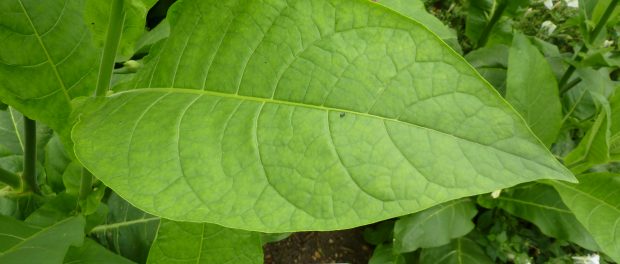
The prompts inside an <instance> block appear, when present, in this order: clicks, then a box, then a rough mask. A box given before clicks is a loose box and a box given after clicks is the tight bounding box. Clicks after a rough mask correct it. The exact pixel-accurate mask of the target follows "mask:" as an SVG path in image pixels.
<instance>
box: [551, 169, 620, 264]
mask: <svg viewBox="0 0 620 264" xmlns="http://www.w3.org/2000/svg"><path fill="white" fill-rule="evenodd" d="M577 179H578V180H579V184H571V183H564V182H559V181H556V182H554V187H555V188H556V190H558V192H559V193H560V196H561V197H562V200H563V201H564V203H565V204H566V206H568V208H570V210H571V211H572V212H573V213H574V214H575V216H576V217H577V220H579V222H581V224H583V226H584V227H585V228H586V229H587V230H588V231H589V232H590V234H591V235H592V237H594V240H595V241H596V242H597V243H598V245H599V246H600V247H601V249H602V250H603V252H605V254H607V255H609V256H610V257H611V258H612V259H613V260H615V261H620V225H619V224H618V223H620V196H619V195H618V190H620V174H612V173H593V174H584V175H581V176H579V177H578V178H577Z"/></svg>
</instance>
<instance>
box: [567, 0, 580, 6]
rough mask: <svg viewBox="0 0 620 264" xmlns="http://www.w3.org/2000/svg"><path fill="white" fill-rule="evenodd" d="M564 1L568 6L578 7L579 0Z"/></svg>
mask: <svg viewBox="0 0 620 264" xmlns="http://www.w3.org/2000/svg"><path fill="white" fill-rule="evenodd" d="M564 2H566V6H568V7H573V8H578V7H579V0H564Z"/></svg>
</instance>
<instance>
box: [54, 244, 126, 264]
mask: <svg viewBox="0 0 620 264" xmlns="http://www.w3.org/2000/svg"><path fill="white" fill-rule="evenodd" d="M63 263H64V264H82V263H83V264H131V263H134V262H132V261H130V260H128V259H126V258H123V257H121V256H119V255H116V254H114V253H112V252H110V251H108V250H107V249H105V248H104V247H102V246H101V245H99V244H97V242H95V241H93V240H91V239H86V240H84V244H83V245H82V246H81V247H71V248H69V251H68V252H67V255H66V256H65V260H64V262H63Z"/></svg>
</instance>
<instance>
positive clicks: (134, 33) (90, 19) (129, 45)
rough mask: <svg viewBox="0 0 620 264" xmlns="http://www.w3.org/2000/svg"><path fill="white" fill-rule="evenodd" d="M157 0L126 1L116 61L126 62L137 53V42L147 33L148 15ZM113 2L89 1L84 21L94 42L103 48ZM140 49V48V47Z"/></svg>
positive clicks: (124, 2)
mask: <svg viewBox="0 0 620 264" xmlns="http://www.w3.org/2000/svg"><path fill="white" fill-rule="evenodd" d="M156 2H157V0H124V1H123V4H124V11H125V16H124V20H123V30H122V31H123V32H122V34H121V40H120V43H119V47H118V51H117V55H116V61H117V62H120V61H126V60H129V59H130V58H131V56H132V55H133V54H134V53H135V51H136V50H135V49H134V48H135V47H136V42H137V41H138V39H140V37H141V36H142V35H143V34H144V33H145V32H146V30H145V23H146V14H147V12H148V11H149V9H150V8H151V7H153V5H155V3H156ZM111 8H112V1H87V2H86V7H85V11H84V20H85V22H86V24H87V25H88V26H89V28H90V30H91V31H92V33H93V34H92V35H93V40H94V42H95V44H96V45H97V46H99V47H103V44H104V42H105V39H106V32H107V30H108V24H109V21H110V9H111ZM138 48H139V47H138Z"/></svg>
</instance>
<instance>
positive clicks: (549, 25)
mask: <svg viewBox="0 0 620 264" xmlns="http://www.w3.org/2000/svg"><path fill="white" fill-rule="evenodd" d="M556 28H558V26H556V25H555V24H553V22H551V21H549V20H545V21H544V22H542V24H540V30H542V31H543V32H544V33H545V34H547V35H551V33H553V31H555V29H556Z"/></svg>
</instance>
